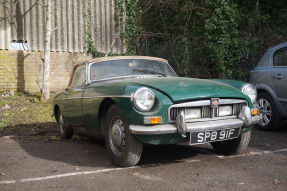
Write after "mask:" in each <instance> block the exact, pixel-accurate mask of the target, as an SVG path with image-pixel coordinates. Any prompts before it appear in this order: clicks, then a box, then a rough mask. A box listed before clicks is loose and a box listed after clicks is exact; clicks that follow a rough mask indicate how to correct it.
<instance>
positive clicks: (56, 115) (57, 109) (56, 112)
mask: <svg viewBox="0 0 287 191" xmlns="http://www.w3.org/2000/svg"><path fill="white" fill-rule="evenodd" d="M59 110H60V107H59V106H58V105H55V106H54V117H55V119H56V121H57V122H59V119H58V116H59V115H58V114H59Z"/></svg>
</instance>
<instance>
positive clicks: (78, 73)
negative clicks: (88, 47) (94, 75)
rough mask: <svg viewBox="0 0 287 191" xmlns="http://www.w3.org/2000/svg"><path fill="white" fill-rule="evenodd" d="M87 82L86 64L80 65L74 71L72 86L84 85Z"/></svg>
mask: <svg viewBox="0 0 287 191" xmlns="http://www.w3.org/2000/svg"><path fill="white" fill-rule="evenodd" d="M85 83H86V65H81V66H78V67H77V68H76V70H75V72H74V75H73V79H72V83H71V87H75V86H82V85H84V84H85Z"/></svg>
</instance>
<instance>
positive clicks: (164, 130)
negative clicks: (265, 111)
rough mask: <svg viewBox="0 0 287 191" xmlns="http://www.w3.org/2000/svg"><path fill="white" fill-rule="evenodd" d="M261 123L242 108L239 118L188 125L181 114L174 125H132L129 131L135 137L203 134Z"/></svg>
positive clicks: (256, 116) (258, 118) (260, 117)
mask: <svg viewBox="0 0 287 191" xmlns="http://www.w3.org/2000/svg"><path fill="white" fill-rule="evenodd" d="M261 121H262V116H260V115H255V116H251V114H250V109H249V108H248V107H247V106H246V107H243V108H242V110H241V112H240V115H239V118H234V119H224V120H210V121H205V122H194V123H186V122H185V119H184V116H183V114H182V113H179V114H178V117H177V120H176V122H175V123H174V124H162V125H153V126H147V125H130V126H129V130H130V132H131V134H135V135H159V134H170V133H178V134H181V135H183V134H185V133H186V132H202V131H210V130H218V129H228V128H235V127H242V126H243V127H249V126H251V125H254V124H257V123H260V122H261Z"/></svg>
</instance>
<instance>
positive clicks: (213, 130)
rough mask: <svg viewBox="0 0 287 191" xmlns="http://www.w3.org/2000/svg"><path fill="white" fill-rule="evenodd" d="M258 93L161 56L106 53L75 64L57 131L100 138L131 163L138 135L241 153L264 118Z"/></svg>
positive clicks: (123, 162)
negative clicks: (187, 70)
mask: <svg viewBox="0 0 287 191" xmlns="http://www.w3.org/2000/svg"><path fill="white" fill-rule="evenodd" d="M256 95H257V93H256V89H255V87H254V86H253V85H251V84H248V83H244V82H240V81H234V80H206V79H195V78H181V77H178V76H177V74H176V73H175V72H174V71H173V69H172V68H171V67H170V65H169V64H168V62H167V61H166V60H164V59H160V58H154V57H143V56H122V57H106V58H95V59H91V60H87V61H83V62H81V63H79V64H77V65H76V66H75V67H74V70H73V73H72V75H71V79H70V83H69V85H68V87H67V88H66V89H65V90H63V91H60V92H58V93H56V94H55V96H54V98H53V110H54V114H55V117H56V120H57V122H58V125H59V129H60V133H61V138H64V139H69V138H71V137H72V135H73V132H74V131H78V132H82V133H85V134H87V135H89V136H93V137H96V138H104V139H105V141H106V147H107V150H108V153H109V156H110V158H111V160H112V161H113V162H114V163H115V164H116V165H119V166H132V165H136V164H137V163H138V161H139V159H140V157H141V153H142V147H143V143H147V144H172V143H179V142H189V144H190V145H194V144H203V143H207V142H210V143H211V145H212V146H213V148H214V149H215V150H216V151H218V152H220V153H224V154H239V153H242V152H243V151H244V149H245V148H246V147H247V145H248V143H249V139H250V135H251V129H252V125H253V124H257V123H259V122H260V120H261V119H262V117H261V116H260V115H259V110H258V108H256Z"/></svg>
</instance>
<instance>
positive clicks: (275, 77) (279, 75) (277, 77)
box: [273, 74, 283, 79]
mask: <svg viewBox="0 0 287 191" xmlns="http://www.w3.org/2000/svg"><path fill="white" fill-rule="evenodd" d="M273 78H274V79H282V78H283V76H281V74H277V75H275V76H273Z"/></svg>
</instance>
